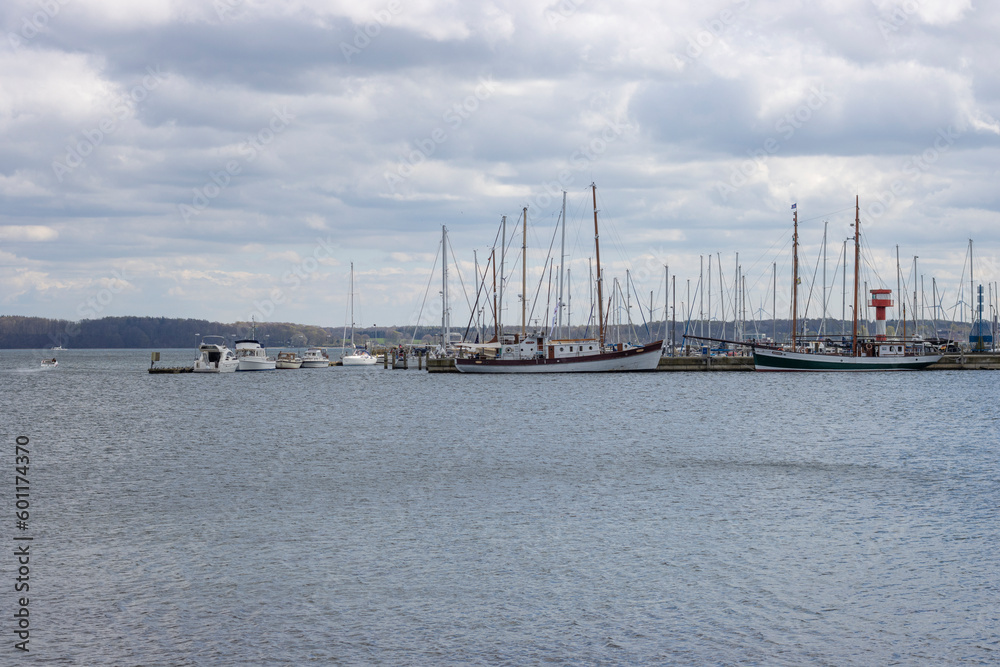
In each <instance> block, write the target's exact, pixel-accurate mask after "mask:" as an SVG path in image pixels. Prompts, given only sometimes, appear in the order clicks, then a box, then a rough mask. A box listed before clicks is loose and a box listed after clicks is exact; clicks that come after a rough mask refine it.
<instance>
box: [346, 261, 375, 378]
mask: <svg viewBox="0 0 1000 667" xmlns="http://www.w3.org/2000/svg"><path fill="white" fill-rule="evenodd" d="M344 339H345V340H346V339H347V325H346V324H345V325H344ZM340 364H341V365H342V366H374V365H375V357H373V356H372V355H371V354H369V353H368V350H365V349H363V348H360V347H355V346H354V262H351V348H350V350H349V351H345V352H344V353H343V354H342V355H341V356H340Z"/></svg>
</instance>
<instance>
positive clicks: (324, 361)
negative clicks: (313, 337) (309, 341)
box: [302, 347, 330, 368]
mask: <svg viewBox="0 0 1000 667" xmlns="http://www.w3.org/2000/svg"><path fill="white" fill-rule="evenodd" d="M329 367H330V355H328V354H327V353H326V350H324V349H323V348H321V347H310V348H309V349H308V350H306V351H305V352H303V353H302V368H329Z"/></svg>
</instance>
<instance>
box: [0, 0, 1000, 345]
mask: <svg viewBox="0 0 1000 667" xmlns="http://www.w3.org/2000/svg"><path fill="white" fill-rule="evenodd" d="M0 17H2V21H3V24H2V25H3V30H4V34H5V38H4V40H3V47H2V48H0V127H2V130H0V133H2V134H0V141H2V150H0V198H2V207H0V314H7V315H38V316H44V317H54V318H67V319H74V320H76V319H80V318H82V317H89V318H93V317H102V316H106V315H151V316H167V317H198V318H207V319H211V320H220V321H234V320H245V319H249V318H250V316H251V315H252V314H255V316H256V318H257V319H258V320H259V321H260V320H270V321H290V322H300V323H306V324H318V325H323V326H342V325H343V324H344V322H345V317H346V315H345V313H346V307H347V302H348V283H349V267H350V263H351V262H354V266H355V284H356V293H357V300H356V311H357V314H356V321H357V322H358V324H359V325H361V324H364V325H370V324H373V323H377V324H379V325H384V324H398V325H402V324H408V323H413V322H415V320H416V318H417V313H418V310H419V309H420V306H421V302H422V301H423V299H424V296H425V294H427V295H428V297H427V298H428V300H433V301H437V300H438V299H439V296H438V294H439V291H440V289H441V279H440V275H437V276H436V277H432V276H431V269H432V266H434V264H435V257H436V255H437V249H438V245H439V243H440V239H441V226H442V225H446V226H447V227H448V229H449V234H450V240H451V245H452V247H453V248H454V254H455V257H456V258H457V259H458V261H459V262H460V267H461V271H462V278H463V279H464V281H465V284H466V288H467V289H469V290H471V289H472V283H473V282H474V280H475V278H474V275H473V274H474V270H473V260H474V254H473V252H474V251H476V252H477V254H478V259H479V262H480V265H482V264H483V263H484V262H485V260H486V259H487V258H488V255H489V252H490V247H491V246H492V244H493V243H494V239H495V237H496V234H497V229H498V227H499V224H500V220H501V216H503V215H506V216H508V232H509V233H511V234H512V233H513V232H514V231H515V229H516V230H517V233H518V234H520V227H517V221H518V218H519V216H520V213H521V210H522V208H523V207H525V206H527V207H528V223H529V225H528V230H529V231H528V246H529V248H528V267H529V288H528V294H529V302H530V301H534V300H535V299H534V295H535V293H536V290H537V288H538V284H539V282H538V281H539V278H540V276H541V274H542V269H543V266H544V265H545V262H546V256H547V254H548V248H549V245H550V242H551V241H552V238H553V231H554V225H555V224H556V221H557V218H558V215H559V209H560V206H561V194H560V193H561V191H562V190H566V191H567V192H568V195H567V210H568V214H567V222H568V225H567V232H566V238H567V255H568V257H567V266H568V267H569V268H570V270H571V272H572V285H573V288H574V291H573V299H574V306H573V310H574V321H577V320H579V319H580V318H581V317H582V315H578V314H577V313H583V312H584V311H585V310H586V309H587V302H588V292H587V283H586V278H587V270H588V269H587V266H588V258H590V257H592V256H593V248H592V245H593V206H592V204H591V203H590V196H591V195H590V190H589V185H590V184H591V183H592V182H594V183H596V184H597V189H598V190H597V192H598V208H599V209H600V213H599V218H600V220H601V240H602V244H601V258H602V261H603V264H604V267H605V268H606V270H607V275H608V277H609V280H610V279H611V277H612V276H619V277H621V278H624V275H625V269H626V268H628V267H631V268H632V270H633V272H635V274H636V287H635V293H636V294H641V295H643V297H642V298H643V300H644V301H648V300H649V295H650V292H651V291H652V292H654V302H655V304H656V306H657V307H658V308H659V311H658V312H657V313H656V317H660V316H662V305H661V304H662V301H663V287H662V284H663V265H664V264H668V265H669V266H670V273H671V274H676V276H677V293H678V301H682V300H686V293H685V290H686V285H687V281H688V280H690V281H691V284H692V290H694V286H695V285H696V284H697V281H698V275H699V266H700V265H702V264H704V266H705V269H706V270H707V262H708V257H709V256H711V257H712V262H713V265H712V268H713V273H714V275H713V282H712V290H713V292H714V293H715V297H716V298H714V299H713V306H712V307H713V316H714V317H719V316H720V314H721V313H720V310H719V301H720V298H719V297H718V291H719V286H720V285H719V273H718V270H719V261H720V259H721V262H722V269H723V279H724V280H725V281H726V282H728V283H730V285H729V286H730V287H731V283H732V281H733V279H734V275H735V272H736V264H737V253H739V263H740V264H741V265H742V267H743V272H744V275H745V276H746V280H747V286H748V290H750V291H751V292H752V293H754V294H756V296H754V297H753V298H754V300H755V301H754V306H753V307H754V308H756V309H757V310H758V311H759V310H760V309H761V308H763V309H764V310H765V311H767V312H765V313H763V315H762V316H766V317H770V309H771V293H772V286H771V283H770V280H771V274H772V270H773V269H772V265H773V264H774V263H776V264H777V272H778V290H777V292H778V302H779V303H778V308H777V310H778V312H779V315H780V316H782V317H786V316H787V312H788V306H787V303H788V296H787V294H788V289H789V288H788V286H789V285H790V276H789V272H790V266H791V261H790V260H791V244H790V239H791V229H792V215H791V210H790V208H791V204H792V203H797V205H798V211H799V221H800V235H801V243H802V249H801V261H802V263H803V265H804V268H803V273H804V274H805V277H804V284H806V285H807V286H808V284H810V283H812V280H813V279H812V276H813V273H814V272H816V275H817V279H816V280H817V281H820V280H821V278H820V277H819V276H821V275H822V271H823V267H822V264H820V265H817V259H818V258H819V257H820V254H821V245H822V240H823V232H824V222H828V223H829V225H828V232H827V235H828V239H829V240H828V251H827V257H828V266H827V282H828V284H831V285H836V288H833V287H831V288H830V289H829V291H828V296H827V298H828V299H829V300H830V303H831V306H830V308H831V310H832V311H833V312H835V313H836V314H837V315H838V316H839V314H840V308H841V305H840V304H841V300H842V298H841V291H840V285H841V274H839V273H837V274H835V273H834V272H835V270H842V269H835V267H837V266H839V265H840V264H841V263H842V260H840V259H838V258H839V257H840V253H841V251H842V249H843V243H844V240H845V239H847V238H848V237H849V236H851V234H852V229H851V227H850V225H851V223H852V222H853V219H854V201H855V195H858V196H859V197H860V201H861V217H862V233H863V238H864V241H865V245H866V252H867V253H868V255H869V256H868V260H867V261H868V262H869V264H870V268H869V270H868V279H869V280H870V281H872V282H878V281H879V279H881V280H882V281H883V282H884V283H885V284H886V286H889V287H892V288H895V287H896V282H897V280H896V276H897V273H896V259H895V257H896V252H897V249H896V247H897V246H898V247H899V255H900V258H901V263H902V265H903V270H902V273H903V274H904V275H903V278H904V279H905V280H907V281H908V283H907V284H908V290H909V291H910V292H912V289H913V287H914V286H915V285H914V283H919V280H920V276H923V280H924V286H925V287H924V291H925V292H926V294H927V299H928V300H929V299H930V298H931V294H930V293H931V284H932V278H936V281H937V284H938V286H939V291H944V293H945V296H944V299H943V303H944V305H945V307H951V306H952V305H953V304H954V303H955V301H956V299H957V297H958V289H959V287H960V285H961V282H962V274H963V270H964V271H965V276H966V278H965V280H966V284H967V276H968V266H967V259H966V256H967V252H968V245H969V240H970V239H972V240H973V250H974V256H975V264H974V270H975V274H976V275H975V277H976V282H980V281H983V282H986V283H989V282H991V281H996V280H997V279H998V278H1000V265H998V247H1000V189H998V187H997V181H998V178H997V177H998V170H1000V167H998V165H1000V161H998V158H1000V150H998V148H1000V122H998V120H997V118H1000V106H998V102H1000V99H998V98H1000V75H998V73H997V66H996V64H997V63H998V62H1000V41H998V40H997V37H996V36H997V35H998V34H1000V6H998V5H997V3H986V2H981V1H976V2H973V1H971V0H906V1H901V0H827V1H823V0H817V1H815V2H791V1H787V0H786V1H781V2H776V1H773V0H746V1H744V0H737V1H735V2H726V1H712V0H709V1H707V2H699V3H691V2H683V3H681V2H662V3H650V2H637V1H633V0H616V1H615V2H605V1H602V0H564V1H563V2H560V3H552V4H548V5H546V4H544V3H537V2H527V1H522V0H509V1H502V0H498V1H496V2H458V1H446V0H389V1H385V0H377V1H374V2H367V1H364V0H351V2H322V1H310V0H302V1H298V2H294V1H289V2H263V1H260V0H214V2H209V1H208V0H190V1H188V0H143V2H135V1H134V0H42V1H39V0H7V1H6V2H4V3H2V7H0ZM548 193H552V195H553V196H549V194H548ZM558 244H559V241H558V239H557V240H556V251H555V253H556V254H558ZM513 247H514V249H513V250H512V252H511V254H510V259H509V260H508V261H509V263H508V265H507V269H508V273H511V276H510V288H509V289H510V292H511V294H512V295H511V296H510V297H509V298H510V300H509V301H508V304H510V310H509V311H508V313H507V315H506V316H505V321H507V322H511V323H513V322H514V321H515V320H518V319H519V317H520V311H519V306H518V305H517V294H519V293H520V292H521V288H520V265H519V264H517V263H516V260H515V256H517V255H519V253H520V238H519V236H518V238H517V239H516V240H515V241H514V246H513ZM449 255H450V251H449ZM914 256H919V259H918V260H917V272H916V273H917V278H914V271H913V264H914V259H913V258H914ZM557 261H558V260H557ZM451 262H452V260H451V257H449V263H451ZM817 266H818V269H817ZM849 270H850V269H849ZM439 271H440V259H438V260H437V264H436V268H435V272H439ZM452 277H453V280H452V282H451V291H452V293H453V295H455V301H456V302H455V304H454V305H453V312H454V316H453V322H455V323H456V324H457V323H459V322H462V323H464V321H465V320H466V318H467V317H468V312H469V310H468V307H467V306H466V305H464V304H465V297H464V296H462V286H461V284H460V283H459V281H458V280H457V276H455V275H454V274H453V276H452ZM547 280H548V278H547V275H546V278H545V281H544V283H543V285H542V287H541V289H540V290H538V294H539V297H538V308H537V309H536V313H535V317H536V318H540V319H543V320H544V319H545V317H544V315H542V310H543V308H542V306H543V305H544V303H545V301H546V293H547V290H548V283H547ZM428 286H429V287H428ZM706 286H707V285H706ZM916 286H917V287H919V284H917V285H916ZM817 289H819V288H818V287H817ZM965 290H966V291H968V287H966V288H965ZM469 298H470V299H471V298H474V297H473V296H471V295H470V297H469ZM730 298H731V297H730ZM692 301H695V299H692ZM818 301H819V297H818V296H814V297H813V301H812V304H811V305H810V312H809V314H810V316H818V315H819V314H820V310H819V307H818V306H817V305H816V304H817V303H818ZM834 304H835V306H834ZM706 307H707V306H706ZM529 308H530V306H529ZM730 308H731V306H730ZM424 310H425V312H424V315H423V320H424V321H425V322H431V321H435V320H436V321H438V322H440V306H436V307H432V306H430V305H428V306H426V307H425V309H424ZM730 312H731V311H730ZM634 317H637V318H638V313H637V312H636V313H635V314H634Z"/></svg>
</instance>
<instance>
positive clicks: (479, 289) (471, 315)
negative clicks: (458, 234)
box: [452, 247, 493, 341]
mask: <svg viewBox="0 0 1000 667" xmlns="http://www.w3.org/2000/svg"><path fill="white" fill-rule="evenodd" d="M454 253H455V249H454V247H453V248H452V256H454ZM492 260H493V257H492V255H491V257H490V259H489V260H488V261H487V262H486V268H485V269H484V270H483V279H482V281H480V280H479V274H476V283H477V285H478V287H477V288H476V305H475V308H473V310H472V312H471V313H469V322H468V324H466V325H465V332H464V333H463V334H462V340H463V341H464V340H465V339H466V337H467V336H468V334H469V329H471V328H472V321H473V320H474V319H476V312H477V311H478V310H479V295H480V294H482V293H483V290H484V289H485V288H486V274H487V272H488V271H489V268H490V262H491V261H492ZM455 263H456V264H457V263H458V261H457V260H456V261H455ZM459 277H460V278H461V276H459ZM487 301H489V299H487ZM477 335H478V330H477Z"/></svg>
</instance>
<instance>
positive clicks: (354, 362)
mask: <svg viewBox="0 0 1000 667" xmlns="http://www.w3.org/2000/svg"><path fill="white" fill-rule="evenodd" d="M340 361H341V363H342V364H343V365H344V366H374V365H375V357H373V356H371V355H367V356H361V355H356V354H351V355H348V356H346V357H341V359H340Z"/></svg>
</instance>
